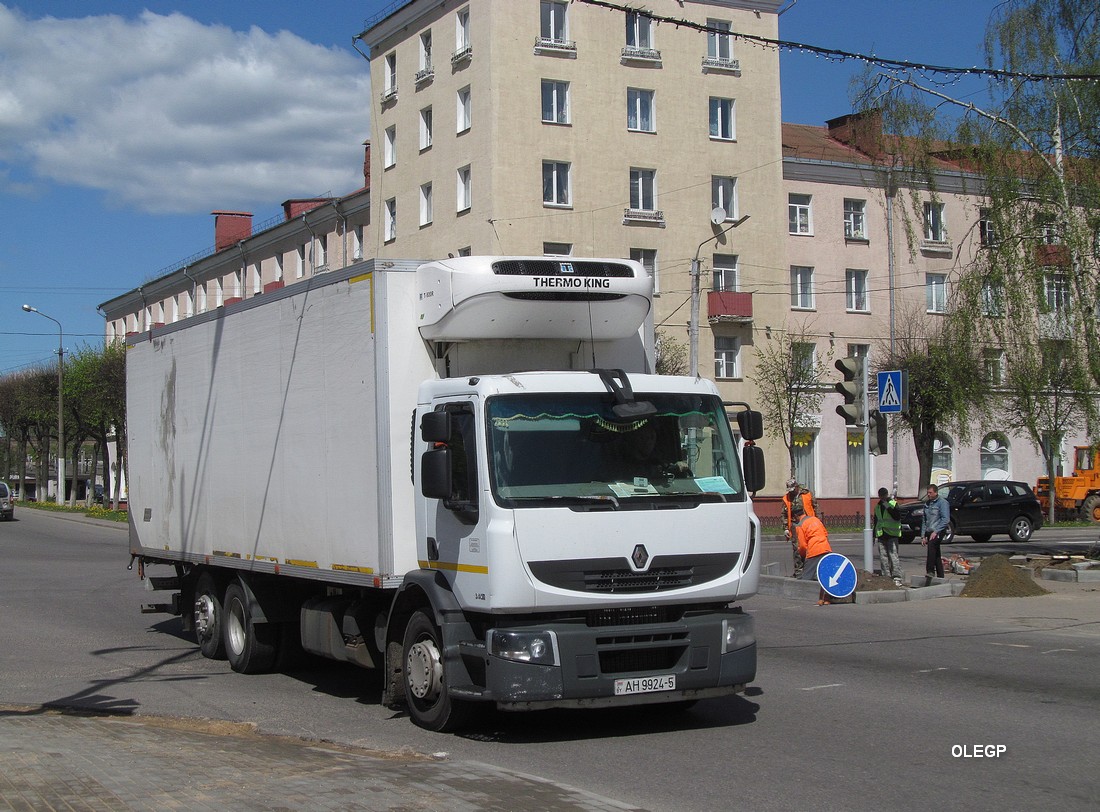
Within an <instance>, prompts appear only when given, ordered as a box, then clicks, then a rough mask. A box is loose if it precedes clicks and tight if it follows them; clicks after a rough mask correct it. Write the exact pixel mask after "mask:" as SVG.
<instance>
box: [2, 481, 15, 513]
mask: <svg viewBox="0 0 1100 812" xmlns="http://www.w3.org/2000/svg"><path fill="white" fill-rule="evenodd" d="M14 518H15V495H14V494H13V493H12V492H11V488H9V487H8V483H7V482H0V519H3V520H4V521H10V520H12V519H14Z"/></svg>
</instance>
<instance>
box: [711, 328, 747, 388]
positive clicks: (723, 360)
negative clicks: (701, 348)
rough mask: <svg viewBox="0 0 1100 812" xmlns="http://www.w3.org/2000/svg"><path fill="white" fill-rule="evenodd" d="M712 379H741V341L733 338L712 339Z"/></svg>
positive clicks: (720, 337)
mask: <svg viewBox="0 0 1100 812" xmlns="http://www.w3.org/2000/svg"><path fill="white" fill-rule="evenodd" d="M714 377H715V378H740V377H741V339H739V338H735V337H733V336H715V337H714Z"/></svg>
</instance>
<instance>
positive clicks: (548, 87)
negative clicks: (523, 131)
mask: <svg viewBox="0 0 1100 812" xmlns="http://www.w3.org/2000/svg"><path fill="white" fill-rule="evenodd" d="M542 121H543V123H544V124H568V123H569V83H568V82H557V81H554V80H553V79H543V80H542Z"/></svg>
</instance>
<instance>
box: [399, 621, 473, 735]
mask: <svg viewBox="0 0 1100 812" xmlns="http://www.w3.org/2000/svg"><path fill="white" fill-rule="evenodd" d="M442 639H443V636H442V635H441V634H440V633H439V630H438V629H437V628H436V627H435V623H433V622H432V619H431V618H430V617H428V615H426V614H425V613H424V612H422V611H416V612H413V614H412V617H410V618H409V623H408V625H407V626H406V627H405V639H404V641H403V643H402V646H401V652H402V664H403V666H404V667H403V671H404V680H405V701H406V703H407V704H408V708H409V716H410V717H411V718H412V720H413V723H414V724H416V725H417V726H418V727H422V728H424V729H425V730H434V731H437V732H440V733H445V732H448V731H452V730H456V729H458V728H459V727H461V726H462V725H463V724H465V723H466V721H467V720H468V718H469V716H470V710H471V709H470V705H469V703H466V702H462V701H461V700H456V699H452V698H451V696H450V695H449V694H448V693H447V685H446V680H445V679H444V675H443V646H442Z"/></svg>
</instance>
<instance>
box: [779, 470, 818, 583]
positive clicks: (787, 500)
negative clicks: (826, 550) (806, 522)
mask: <svg viewBox="0 0 1100 812" xmlns="http://www.w3.org/2000/svg"><path fill="white" fill-rule="evenodd" d="M796 504H799V505H802V512H803V513H805V514H806V515H807V516H814V517H817V516H819V511H818V509H817V500H816V499H814V495H813V494H812V493H810V491H809V489H808V488H803V487H800V486H799V484H798V480H797V479H794V478H791V479H788V480H787V491H786V492H785V493H784V494H783V507H782V519H783V533H784V535H785V536H786V537H787V540H788V541H790V543H791V557H792V558H793V560H794V576H793V577H795V578H801V577H802V556H801V555H799V553H798V539H797V538H795V534H794V522H795V518H794V511H793V509H792V508H793V506H794V505H796Z"/></svg>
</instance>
